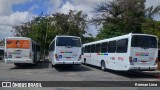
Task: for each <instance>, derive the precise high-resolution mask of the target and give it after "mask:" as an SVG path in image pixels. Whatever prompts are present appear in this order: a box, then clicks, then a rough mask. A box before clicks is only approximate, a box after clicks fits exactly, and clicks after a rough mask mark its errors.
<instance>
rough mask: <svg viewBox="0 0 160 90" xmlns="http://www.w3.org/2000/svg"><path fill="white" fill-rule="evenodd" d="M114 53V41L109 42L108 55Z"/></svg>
mask: <svg viewBox="0 0 160 90" xmlns="http://www.w3.org/2000/svg"><path fill="white" fill-rule="evenodd" d="M115 52H116V41H110V42H109V44H108V53H115Z"/></svg>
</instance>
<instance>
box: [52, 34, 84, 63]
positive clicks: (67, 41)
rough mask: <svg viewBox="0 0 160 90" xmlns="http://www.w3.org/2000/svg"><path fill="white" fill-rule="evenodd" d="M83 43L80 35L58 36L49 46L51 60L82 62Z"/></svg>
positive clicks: (53, 61)
mask: <svg viewBox="0 0 160 90" xmlns="http://www.w3.org/2000/svg"><path fill="white" fill-rule="evenodd" d="M81 51H82V44H81V39H80V37H76V36H56V37H55V38H54V40H53V41H52V42H51V44H50V46H49V61H50V62H51V64H52V66H54V65H58V64H67V65H79V64H81V53H82V52H81Z"/></svg>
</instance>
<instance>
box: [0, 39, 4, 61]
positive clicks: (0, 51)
mask: <svg viewBox="0 0 160 90" xmlns="http://www.w3.org/2000/svg"><path fill="white" fill-rule="evenodd" d="M3 59H4V39H3V40H0V60H3Z"/></svg>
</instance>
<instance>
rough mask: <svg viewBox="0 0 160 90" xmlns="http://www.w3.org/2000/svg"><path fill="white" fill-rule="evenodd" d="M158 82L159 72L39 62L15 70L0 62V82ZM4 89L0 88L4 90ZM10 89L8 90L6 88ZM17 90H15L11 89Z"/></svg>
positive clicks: (80, 88)
mask: <svg viewBox="0 0 160 90" xmlns="http://www.w3.org/2000/svg"><path fill="white" fill-rule="evenodd" d="M8 80H9V81H10V80H12V81H160V72H159V71H152V72H117V71H111V70H107V71H106V72H104V71H101V70H100V69H99V68H98V67H94V66H90V65H87V66H85V65H80V66H73V67H62V66H61V67H55V68H53V67H51V65H50V64H49V63H48V61H45V62H39V63H38V64H37V65H36V66H26V67H20V68H17V67H15V66H14V65H13V64H5V63H4V62H3V61H0V81H8ZM4 89H6V88H0V90H4ZM7 89H10V88H7ZM11 89H12V90H14V89H15V90H17V88H14V89H13V88H11ZM25 89H26V90H30V89H33V90H35V89H36V90H37V89H39V90H43V89H48V90H50V89H55V90H70V89H71V90H75V89H76V90H77V89H78V90H98V89H99V90H106V89H107V90H111V89H116V88H115V87H107V88H106V87H101V88H100V87H83V88H82V87H72V88H67V87H64V88H63V87H58V88H25ZM25 89H24V90H25ZM118 89H126V90H129V89H133V90H139V89H144V90H150V89H153V90H154V89H155V90H156V89H158V88H140V87H133V88H132V87H130V88H129V87H120V88H119V87H118Z"/></svg>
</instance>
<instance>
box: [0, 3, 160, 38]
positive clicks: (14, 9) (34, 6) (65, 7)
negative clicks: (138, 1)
mask: <svg viewBox="0 0 160 90" xmlns="http://www.w3.org/2000/svg"><path fill="white" fill-rule="evenodd" d="M101 1H103V0H0V38H4V37H6V36H13V33H12V32H11V31H12V26H15V25H20V24H21V23H22V22H26V21H30V20H32V17H33V16H36V15H39V14H41V13H42V11H43V13H50V14H51V13H55V12H63V13H67V12H68V11H69V10H70V9H72V10H82V11H83V12H84V13H86V14H88V16H89V17H92V16H93V13H92V11H93V8H94V7H95V5H96V4H98V3H99V2H101ZM106 1H111V0H106ZM145 5H146V7H149V6H151V5H153V6H157V5H160V0H146V3H145ZM154 19H156V20H160V17H159V16H156V17H155V18H154ZM88 31H89V32H90V33H92V34H93V36H95V35H96V34H97V30H96V28H95V27H94V26H90V28H89V30H88Z"/></svg>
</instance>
